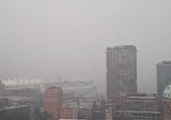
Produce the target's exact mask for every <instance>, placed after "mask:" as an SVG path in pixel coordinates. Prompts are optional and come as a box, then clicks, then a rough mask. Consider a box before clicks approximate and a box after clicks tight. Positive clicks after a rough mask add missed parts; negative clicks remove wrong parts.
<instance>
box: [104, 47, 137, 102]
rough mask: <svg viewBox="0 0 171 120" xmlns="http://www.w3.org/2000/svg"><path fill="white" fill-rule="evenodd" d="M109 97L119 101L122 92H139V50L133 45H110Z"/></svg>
mask: <svg viewBox="0 0 171 120" xmlns="http://www.w3.org/2000/svg"><path fill="white" fill-rule="evenodd" d="M106 62H107V75H106V76H107V78H106V79H107V81H106V82H107V83H106V85H107V86H106V87H107V91H106V92H107V93H106V94H107V98H108V100H112V101H114V103H116V104H117V103H119V94H120V93H121V92H132V93H136V92H137V50H136V47H135V46H133V45H123V46H116V47H108V48H107V51H106Z"/></svg>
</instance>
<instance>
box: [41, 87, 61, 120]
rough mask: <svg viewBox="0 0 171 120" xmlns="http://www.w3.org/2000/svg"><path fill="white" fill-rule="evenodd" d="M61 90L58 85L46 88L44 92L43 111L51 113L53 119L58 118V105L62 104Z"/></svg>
mask: <svg viewBox="0 0 171 120" xmlns="http://www.w3.org/2000/svg"><path fill="white" fill-rule="evenodd" d="M62 101H63V92H62V89H61V88H59V87H50V88H47V89H46V90H45V92H44V108H45V111H46V112H47V113H49V114H51V115H52V117H53V119H54V120H58V119H59V118H60V107H61V106H62Z"/></svg>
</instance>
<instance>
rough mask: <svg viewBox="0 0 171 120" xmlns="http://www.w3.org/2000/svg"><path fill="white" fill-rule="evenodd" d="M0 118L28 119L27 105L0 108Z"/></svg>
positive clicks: (28, 110)
mask: <svg viewBox="0 0 171 120" xmlns="http://www.w3.org/2000/svg"><path fill="white" fill-rule="evenodd" d="M0 120H30V108H29V106H28V105H18V106H9V107H5V108H4V109H1V110H0Z"/></svg>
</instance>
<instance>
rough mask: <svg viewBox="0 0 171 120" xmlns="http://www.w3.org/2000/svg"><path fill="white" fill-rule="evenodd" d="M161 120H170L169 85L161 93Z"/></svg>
mask: <svg viewBox="0 0 171 120" xmlns="http://www.w3.org/2000/svg"><path fill="white" fill-rule="evenodd" d="M162 108H163V111H162V112H163V120H171V85H168V86H166V87H165V90H164V92H163V104H162Z"/></svg>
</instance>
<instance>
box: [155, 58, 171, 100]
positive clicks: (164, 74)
mask: <svg viewBox="0 0 171 120" xmlns="http://www.w3.org/2000/svg"><path fill="white" fill-rule="evenodd" d="M156 67H157V93H158V95H159V96H161V97H162V95H163V91H164V89H165V86H167V85H169V84H170V83H171V61H163V62H161V63H158V64H157V65H156Z"/></svg>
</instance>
